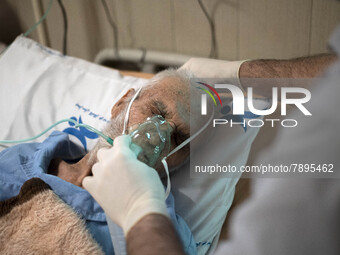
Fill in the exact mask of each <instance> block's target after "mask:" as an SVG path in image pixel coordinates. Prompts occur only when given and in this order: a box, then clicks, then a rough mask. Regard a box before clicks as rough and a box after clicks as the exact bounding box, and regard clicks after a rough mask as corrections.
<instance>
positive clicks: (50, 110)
mask: <svg viewBox="0 0 340 255" xmlns="http://www.w3.org/2000/svg"><path fill="white" fill-rule="evenodd" d="M146 82H147V80H145V79H141V78H134V77H129V76H124V77H122V76H121V75H120V74H119V73H118V72H117V71H114V70H111V69H108V68H105V67H102V66H98V65H96V64H92V63H89V62H87V61H84V60H81V59H76V58H72V57H67V56H66V57H65V56H62V55H61V54H60V53H59V52H57V51H54V50H51V49H49V48H46V47H43V46H41V45H40V44H38V43H37V42H34V41H32V40H30V39H28V38H25V37H23V36H20V37H18V38H17V39H16V41H15V42H14V43H13V44H12V45H11V46H10V47H9V49H8V50H7V51H6V53H4V55H3V56H1V58H0V89H1V93H0V116H1V122H0V130H1V137H0V139H23V138H27V137H31V136H33V135H36V134H37V133H39V132H41V131H42V130H44V129H46V128H47V127H49V126H50V125H51V124H53V123H55V122H57V121H59V120H61V119H64V118H70V117H74V118H75V119H77V120H79V119H80V118H81V120H82V122H84V123H86V124H89V125H91V126H94V127H96V128H98V129H100V128H102V127H103V125H104V124H105V122H106V121H108V120H109V119H110V110H111V108H112V106H113V105H114V104H115V102H116V101H117V100H118V99H119V98H120V97H121V96H122V95H124V93H125V92H126V91H127V90H128V89H129V88H132V87H133V88H138V87H140V86H144V85H145V84H146ZM66 128H72V126H70V124H69V123H64V124H62V125H60V126H58V127H56V128H55V129H57V130H61V131H63V130H64V129H66ZM258 130H259V129H258V128H248V130H247V132H244V130H243V129H242V128H241V127H240V128H233V129H230V132H229V133H228V135H227V136H226V135H225V134H224V137H225V140H224V141H228V142H227V143H224V142H221V141H218V140H217V141H216V142H215V144H216V149H218V150H220V151H224V152H225V155H224V157H223V159H222V160H221V158H219V159H218V160H219V161H218V162H216V163H220V164H223V162H227V163H228V164H233V165H235V166H241V165H244V164H245V163H246V161H247V157H248V154H249V150H250V146H251V143H252V142H253V140H254V138H255V137H256V135H257V132H258ZM46 136H48V134H46V135H45V136H44V137H42V138H40V139H39V140H38V141H41V140H43V139H45V138H46ZM82 136H83V134H79V136H78V137H76V136H71V138H72V139H73V140H74V141H75V142H77V143H78V144H80V145H82V146H83V147H86V148H87V149H90V148H91V147H92V146H93V145H94V144H95V142H96V139H90V138H88V137H86V136H83V137H82ZM80 137H82V139H83V142H80V140H81V139H80ZM84 140H85V143H84ZM221 161H222V162H221ZM171 181H172V192H173V194H174V196H175V200H176V211H177V212H178V214H179V215H181V216H182V217H183V218H184V219H185V220H186V222H187V224H188V225H189V227H190V228H191V230H192V232H193V234H194V237H195V240H196V242H197V248H198V254H206V253H207V252H208V251H212V250H213V249H214V248H215V246H216V244H217V242H218V238H219V233H220V229H221V227H222V224H223V222H224V219H225V217H226V215H227V212H228V210H229V208H230V206H231V203H232V200H233V197H234V191H235V185H236V183H237V181H238V179H237V178H233V179H226V178H220V179H198V178H190V172H189V166H188V165H187V166H184V167H183V169H181V170H179V171H178V172H176V173H175V174H174V175H173V176H172V179H171Z"/></svg>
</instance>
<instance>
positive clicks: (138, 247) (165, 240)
mask: <svg viewBox="0 0 340 255" xmlns="http://www.w3.org/2000/svg"><path fill="white" fill-rule="evenodd" d="M126 243H127V251H128V254H132V255H134V254H142V255H143V254H184V252H183V249H182V246H181V242H180V240H179V238H178V236H177V234H176V232H175V230H174V227H173V226H172V224H171V222H170V220H169V219H168V218H167V217H165V216H163V215H160V214H149V215H147V216H145V217H144V218H142V219H141V220H140V221H138V222H137V223H136V225H135V226H133V227H132V228H131V230H130V231H129V233H128V234H127V237H126Z"/></svg>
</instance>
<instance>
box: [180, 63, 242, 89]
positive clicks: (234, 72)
mask: <svg viewBox="0 0 340 255" xmlns="http://www.w3.org/2000/svg"><path fill="white" fill-rule="evenodd" d="M246 61H248V60H241V61H227V60H217V59H210V58H191V59H189V60H188V61H187V62H186V63H185V64H184V65H183V66H181V67H180V68H179V69H180V70H181V69H186V70H189V71H191V72H192V73H193V74H194V75H195V76H197V77H198V78H223V79H224V78H225V79H230V80H233V83H234V85H238V86H239V87H240V88H241V89H243V87H242V85H241V83H240V77H239V71H240V67H241V65H242V64H243V63H244V62H246Z"/></svg>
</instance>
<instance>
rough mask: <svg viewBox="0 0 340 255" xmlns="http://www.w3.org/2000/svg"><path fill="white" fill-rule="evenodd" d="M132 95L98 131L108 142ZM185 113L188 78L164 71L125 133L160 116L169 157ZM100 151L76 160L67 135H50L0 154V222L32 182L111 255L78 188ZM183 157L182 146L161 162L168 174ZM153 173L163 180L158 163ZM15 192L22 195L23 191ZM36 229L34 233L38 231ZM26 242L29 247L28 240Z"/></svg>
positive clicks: (93, 208)
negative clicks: (37, 182) (55, 199)
mask: <svg viewBox="0 0 340 255" xmlns="http://www.w3.org/2000/svg"><path fill="white" fill-rule="evenodd" d="M134 95H135V91H134V89H130V90H129V91H127V92H126V94H125V95H124V96H123V97H122V98H120V99H119V101H118V102H117V103H116V104H115V105H114V106H113V108H112V110H111V115H112V117H111V122H110V123H109V124H108V125H107V126H106V127H105V129H104V130H103V132H104V133H105V134H106V135H108V136H109V137H111V138H113V139H114V138H115V137H117V136H119V135H120V134H121V133H122V129H123V121H124V117H125V114H126V108H127V105H128V103H129V102H130V100H131V99H132V97H133V96H134ZM189 112H190V103H189V75H188V74H187V73H185V72H183V71H174V70H167V71H164V72H161V73H159V74H157V75H156V76H155V77H154V78H153V79H152V80H150V84H149V86H147V87H145V88H143V89H142V90H141V92H140V94H139V95H138V97H137V98H136V100H135V101H134V103H133V104H132V107H131V111H130V116H129V121H128V127H132V126H134V125H136V124H138V123H142V122H144V121H145V119H146V118H147V117H150V116H153V115H161V116H163V117H164V118H165V119H166V120H167V121H168V122H169V124H170V126H171V128H170V130H171V148H170V151H171V150H172V149H173V148H175V147H176V146H177V145H179V144H180V143H181V142H183V141H184V140H185V139H186V138H187V137H188V136H189ZM105 146H110V145H109V144H108V143H107V142H106V141H104V140H99V141H98V143H97V145H96V146H95V147H94V149H93V150H92V151H90V152H89V153H88V154H86V155H82V152H81V151H82V150H81V149H80V148H78V147H77V145H75V144H73V143H72V142H71V141H70V140H69V138H68V136H67V134H65V133H63V132H58V131H55V132H53V133H52V134H51V135H50V136H49V137H48V138H47V139H46V140H45V141H44V142H42V143H41V144H38V143H30V144H20V145H17V146H14V147H12V148H9V149H7V150H4V151H2V152H1V153H0V184H1V185H0V200H5V199H7V202H5V203H4V202H2V204H0V206H1V207H0V220H1V216H2V215H7V214H8V213H9V211H10V210H7V209H6V210H5V212H3V213H2V212H1V210H3V209H4V208H5V207H6V208H7V207H8V204H11V206H10V207H11V210H12V211H13V209H12V206H13V204H15V205H18V204H22V203H21V202H19V203H12V202H10V203H8V201H9V200H8V199H11V200H10V201H13V199H14V200H15V201H20V199H21V198H22V197H23V196H21V193H20V195H19V196H17V195H18V193H19V190H20V188H21V187H22V185H23V184H24V183H25V182H26V181H27V180H29V179H31V178H34V177H37V178H40V179H41V180H43V181H44V182H45V183H46V184H48V185H49V186H50V187H51V189H52V190H53V192H54V193H55V194H56V195H57V196H58V197H59V198H61V200H63V201H64V202H65V203H66V204H68V205H69V206H70V207H71V208H73V210H75V211H76V212H77V214H78V216H80V217H81V218H82V219H84V220H85V222H86V227H87V229H88V230H89V232H90V233H91V234H92V236H93V237H94V239H95V240H96V241H97V242H98V243H99V245H100V246H101V248H102V250H103V251H104V252H105V253H107V254H113V247H112V242H111V239H110V234H109V230H108V227H107V222H106V217H105V214H104V212H103V210H102V209H101V208H100V206H99V205H98V204H97V203H96V202H95V200H94V199H93V198H92V197H91V196H90V194H89V193H88V192H87V191H86V190H84V189H82V188H81V183H82V180H83V178H84V177H85V176H88V175H91V168H92V166H93V164H94V163H95V162H96V152H97V151H98V150H99V149H100V148H102V147H105ZM188 155H189V148H188V146H187V147H184V148H183V149H182V150H181V151H180V153H175V154H174V155H172V156H171V157H169V159H168V160H167V162H168V165H169V168H170V169H171V168H172V169H173V168H176V166H179V165H180V164H181V163H182V162H183V161H184V160H185V159H186V158H187V157H188ZM155 168H156V169H157V171H158V172H159V173H160V175H162V174H163V171H164V170H163V168H162V166H161V164H160V162H157V164H156V166H155ZM21 191H22V192H23V189H22V190H21ZM25 191H27V188H26V189H25ZM112 195H113V196H114V194H112ZM13 197H14V198H13ZM18 197H19V198H18ZM167 206H168V211H169V214H170V216H171V219H172V222H173V223H174V226H175V228H176V230H177V232H178V233H179V235H180V237H181V240H182V242H183V246H184V249H185V250H186V252H187V253H188V254H193V253H195V252H196V251H195V250H196V249H195V242H194V240H193V237H192V234H191V232H190V230H189V228H188V227H187V225H186V224H185V222H184V220H183V219H181V218H180V217H179V216H177V215H176V214H175V207H174V200H173V197H172V196H171V195H170V196H169V198H168V200H167ZM0 228H1V227H0ZM37 228H38V229H39V227H38V226H37ZM52 229H53V228H52ZM0 231H1V230H0ZM29 231H33V230H32V229H30V230H29ZM2 238H6V237H5V236H3V235H0V244H1V243H4V242H3V241H4V240H1V239H2ZM32 242H33V243H34V240H32ZM0 251H1V248H0Z"/></svg>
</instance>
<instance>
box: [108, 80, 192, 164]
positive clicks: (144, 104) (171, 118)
mask: <svg viewBox="0 0 340 255" xmlns="http://www.w3.org/2000/svg"><path fill="white" fill-rule="evenodd" d="M189 93H190V92H189V86H188V85H183V82H182V81H181V80H180V79H179V78H177V77H171V78H170V77H168V78H164V79H162V80H161V81H160V82H159V83H158V84H157V85H153V86H150V87H147V88H145V89H142V91H141V92H140V94H139V96H138V97H137V98H136V100H135V101H134V103H133V104H132V107H131V111H130V117H129V122H128V126H133V125H135V124H138V123H142V122H144V121H145V119H146V118H147V117H150V116H153V115H161V116H163V117H164V118H165V119H166V120H167V121H168V122H169V124H170V125H171V147H170V151H171V150H173V149H174V148H175V147H177V146H178V145H179V144H180V143H182V142H183V141H184V140H186V139H187V138H188V137H189V134H190V94H189ZM134 94H135V91H134V89H130V90H129V91H128V92H127V93H126V94H125V95H124V96H123V97H122V98H121V99H120V100H119V101H118V102H117V103H116V104H115V105H114V106H113V108H112V111H111V114H112V118H115V117H116V115H118V114H119V113H120V112H121V111H124V110H125V109H126V107H127V104H128V103H129V102H130V100H131V99H132V97H133V95H134ZM188 155H189V147H188V146H186V147H184V148H183V149H182V150H181V152H180V153H175V154H174V155H173V156H171V157H169V159H168V160H167V163H168V165H169V167H175V166H177V165H179V164H180V163H182V162H183V161H184V160H185V159H186V158H187V157H188ZM156 167H157V168H159V164H158V165H157V166H156Z"/></svg>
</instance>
